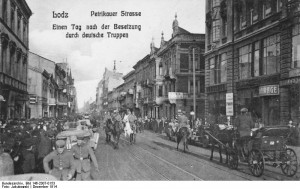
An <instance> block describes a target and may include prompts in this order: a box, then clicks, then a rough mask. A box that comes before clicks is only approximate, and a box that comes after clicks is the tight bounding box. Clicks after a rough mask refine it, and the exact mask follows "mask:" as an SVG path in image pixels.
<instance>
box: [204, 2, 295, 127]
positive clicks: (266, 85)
mask: <svg viewBox="0 0 300 189" xmlns="http://www.w3.org/2000/svg"><path fill="white" fill-rule="evenodd" d="M206 3H207V5H206V34H207V35H206V53H205V61H206V93H207V99H206V112H207V113H213V114H215V115H217V114H220V113H221V114H226V113H227V115H229V116H233V115H236V114H237V113H238V112H239V110H240V109H241V108H242V107H246V108H248V109H249V111H250V112H251V114H252V116H253V118H254V119H255V120H262V122H263V123H264V124H265V125H277V124H286V123H287V122H288V120H293V121H296V122H299V121H300V119H299V117H300V113H299V112H300V111H299V103H300V100H299V99H300V98H299V83H300V82H299V81H300V79H299V76H300V74H299V73H300V72H299V70H300V69H299V68H300V66H299V62H300V61H299V60H300V57H299V54H300V53H299V52H300V50H299V49H300V40H299V39H300V32H299V23H300V19H299V10H300V8H299V1H297V0H272V1H270V0H252V1H248V0H212V1H206ZM226 93H231V94H233V107H231V105H230V104H228V105H227V106H226ZM229 96H230V95H229ZM232 108H233V111H232ZM226 109H227V112H226Z"/></svg>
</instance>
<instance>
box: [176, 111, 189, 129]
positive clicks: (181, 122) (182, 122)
mask: <svg viewBox="0 0 300 189" xmlns="http://www.w3.org/2000/svg"><path fill="white" fill-rule="evenodd" d="M188 120H189V119H188V117H187V116H186V115H185V111H182V113H180V112H179V114H178V126H177V129H176V131H175V133H177V132H178V131H179V129H180V128H182V127H187V128H188V129H189V124H188Z"/></svg>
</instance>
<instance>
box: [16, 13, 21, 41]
mask: <svg viewBox="0 0 300 189" xmlns="http://www.w3.org/2000/svg"><path fill="white" fill-rule="evenodd" d="M17 33H18V36H19V37H20V35H21V15H20V14H18V31H17Z"/></svg>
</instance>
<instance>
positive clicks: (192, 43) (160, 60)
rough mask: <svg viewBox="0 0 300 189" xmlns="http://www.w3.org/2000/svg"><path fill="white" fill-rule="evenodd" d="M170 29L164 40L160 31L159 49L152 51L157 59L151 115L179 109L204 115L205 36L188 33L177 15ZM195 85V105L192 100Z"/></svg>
mask: <svg viewBox="0 0 300 189" xmlns="http://www.w3.org/2000/svg"><path fill="white" fill-rule="evenodd" d="M172 29H173V33H172V38H171V39H170V40H169V41H165V40H164V36H163V33H162V37H161V44H160V48H159V49H158V50H157V52H155V53H153V52H152V54H154V55H153V56H154V57H155V59H156V60H155V64H156V65H155V67H156V72H155V73H156V74H155V76H156V77H155V81H156V84H155V85H156V87H155V90H154V92H155V93H154V94H155V102H156V108H155V114H154V115H155V117H156V118H160V117H167V118H168V119H171V118H175V116H176V115H177V113H178V111H185V112H186V113H187V114H188V115H190V113H191V112H194V111H196V115H195V116H196V117H203V116H204V109H203V107H204V92H205V91H204V65H205V61H204V49H205V35H204V34H196V33H190V32H189V31H187V30H185V29H183V28H181V27H179V23H178V20H177V15H175V20H174V21H173V24H172ZM152 51H155V50H152ZM193 58H194V59H193ZM193 66H195V71H194V67H193ZM193 74H195V84H194V82H193V76H194V75H193ZM194 85H195V90H196V91H195V94H196V96H195V102H196V103H195V104H196V107H194V101H193V98H194V96H193V89H194Z"/></svg>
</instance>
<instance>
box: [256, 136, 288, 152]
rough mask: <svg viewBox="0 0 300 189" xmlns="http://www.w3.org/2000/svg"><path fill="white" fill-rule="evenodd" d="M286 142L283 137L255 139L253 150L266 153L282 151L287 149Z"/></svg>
mask: <svg viewBox="0 0 300 189" xmlns="http://www.w3.org/2000/svg"><path fill="white" fill-rule="evenodd" d="M285 143H286V140H285V139H284V138H283V137H274V136H263V137H260V138H255V139H254V141H253V146H252V148H253V149H257V150H264V151H282V150H284V149H285V146H286V145H285Z"/></svg>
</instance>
